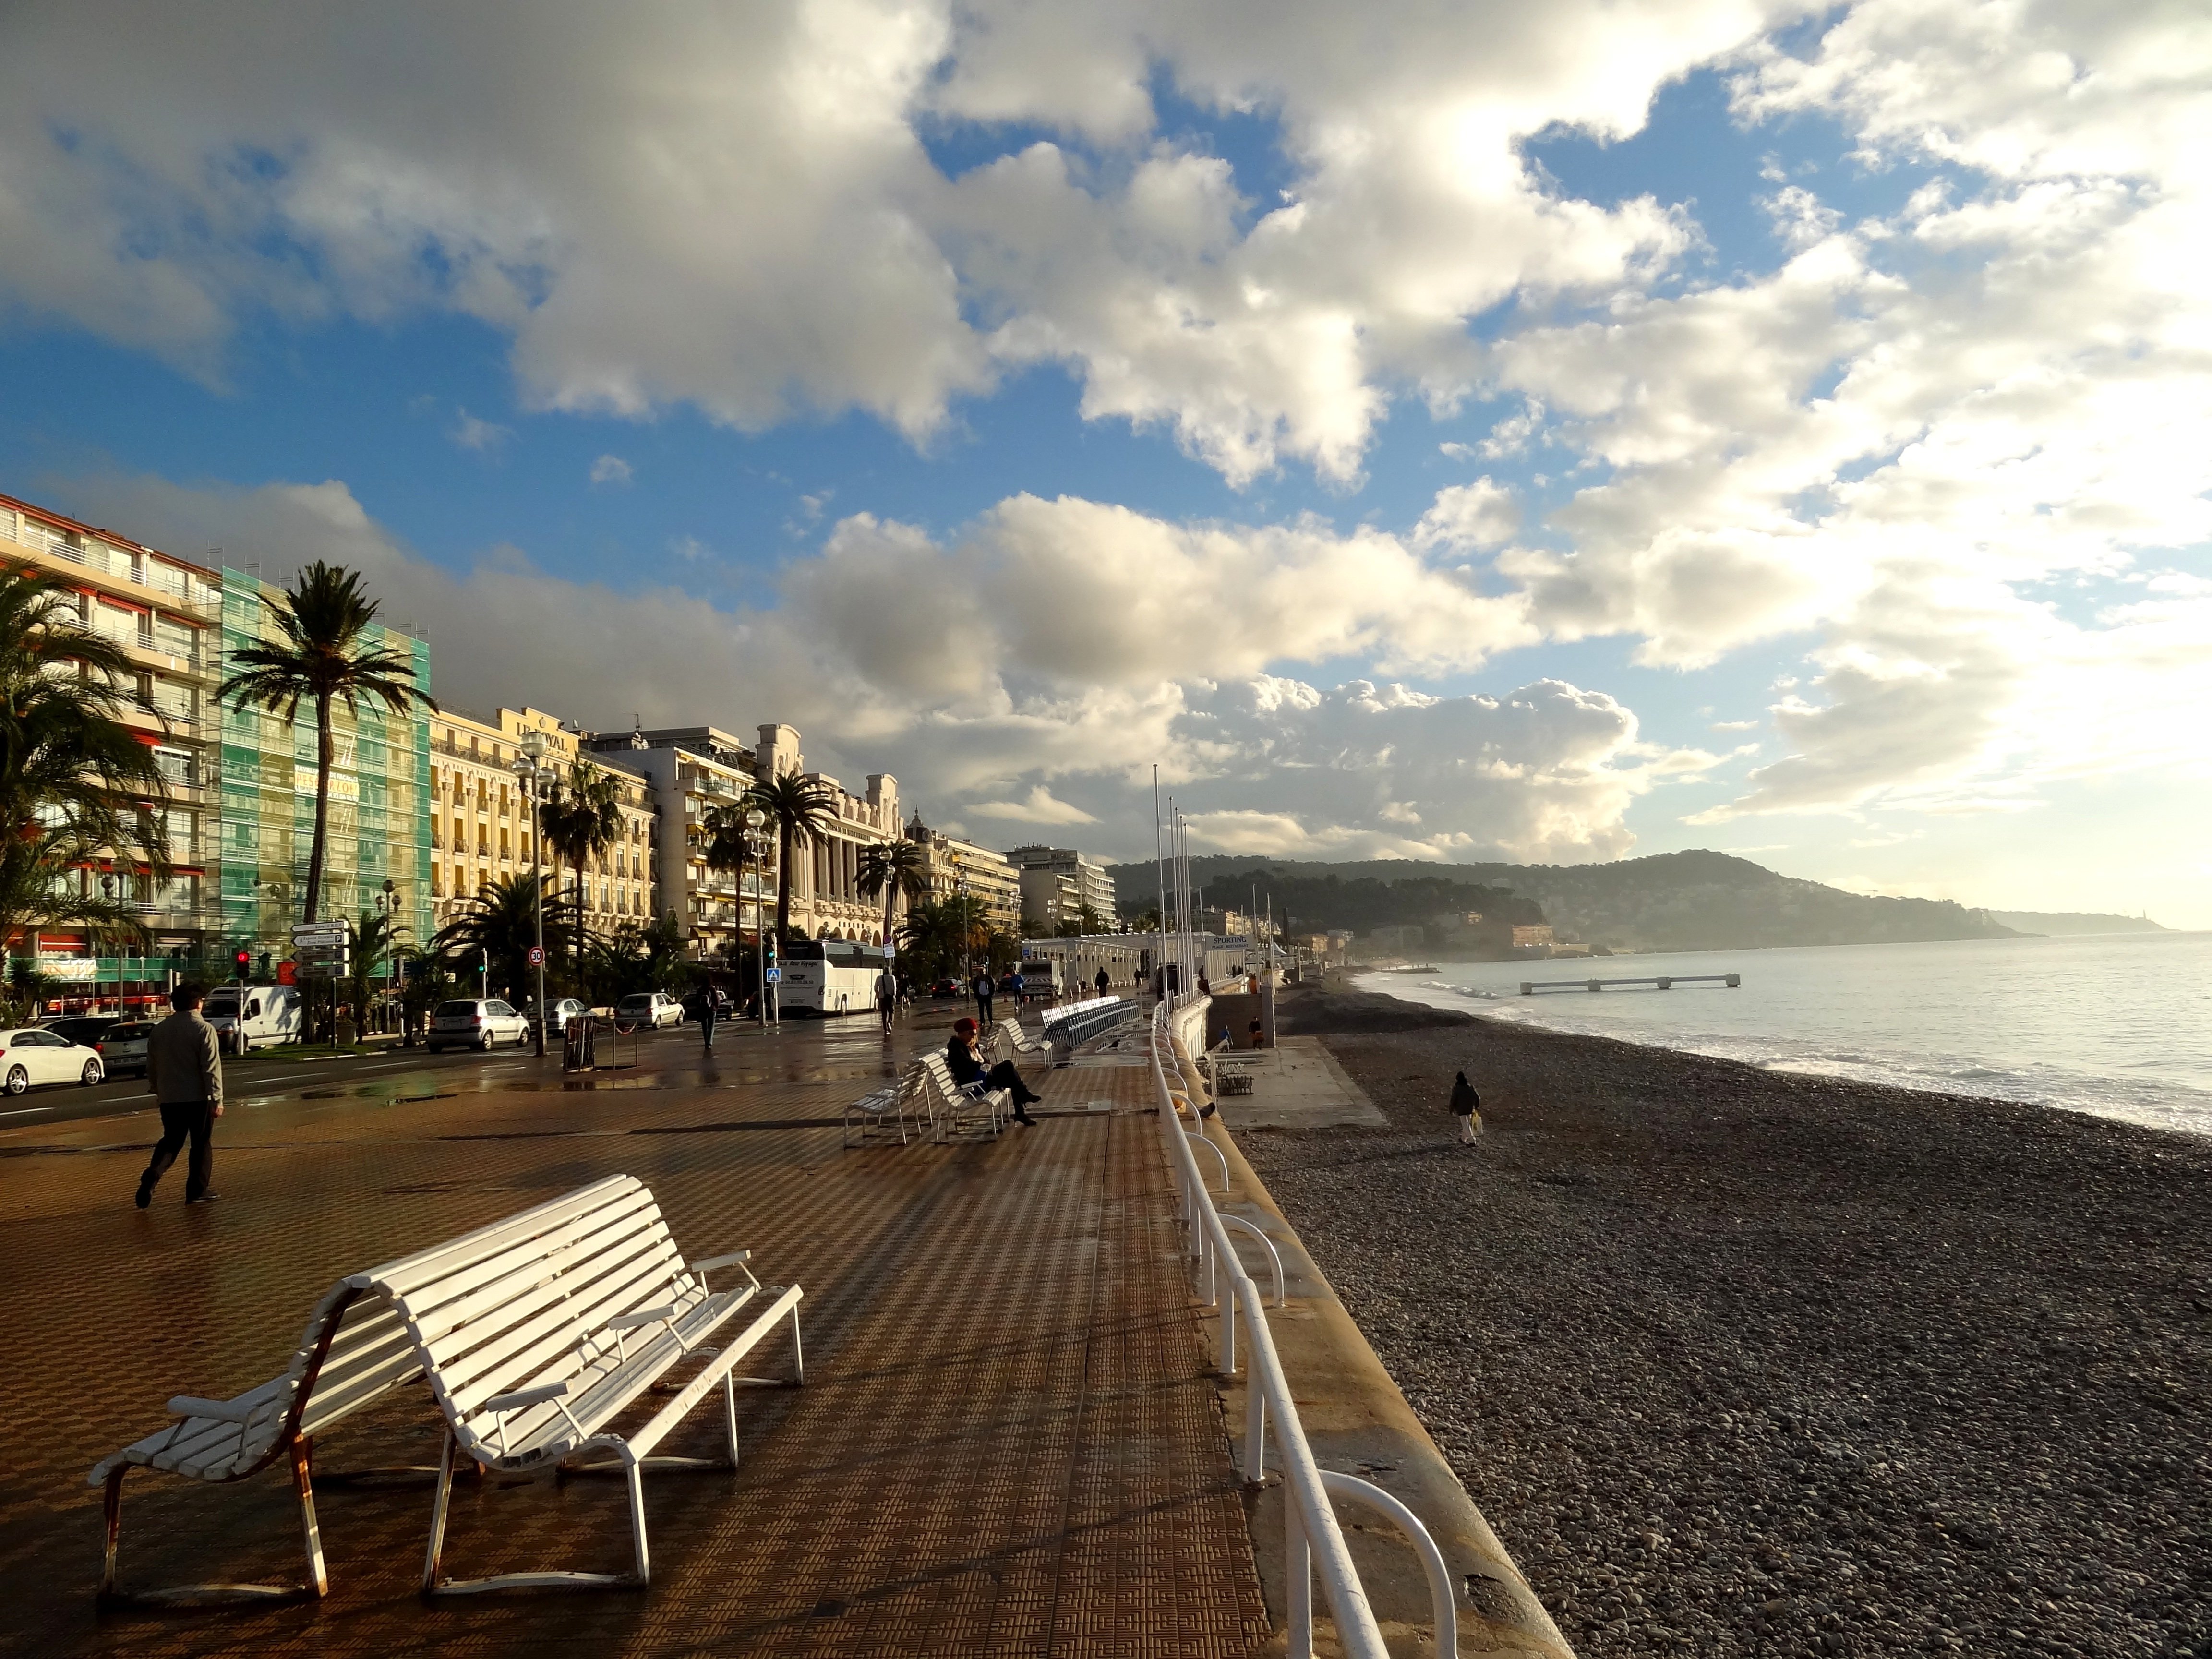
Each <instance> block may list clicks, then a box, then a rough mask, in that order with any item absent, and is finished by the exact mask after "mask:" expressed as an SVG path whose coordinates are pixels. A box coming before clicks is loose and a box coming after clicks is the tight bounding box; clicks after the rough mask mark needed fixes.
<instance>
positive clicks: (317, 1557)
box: [292, 1435, 331, 1596]
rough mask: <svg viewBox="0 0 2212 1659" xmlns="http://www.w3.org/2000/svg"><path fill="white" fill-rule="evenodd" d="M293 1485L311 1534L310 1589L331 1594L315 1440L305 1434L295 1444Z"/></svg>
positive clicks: (308, 1552) (308, 1537) (309, 1541)
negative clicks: (318, 1519)
mask: <svg viewBox="0 0 2212 1659" xmlns="http://www.w3.org/2000/svg"><path fill="white" fill-rule="evenodd" d="M292 1484H293V1485H294V1486H296V1487H298V1488H299V1492H300V1522H301V1526H302V1527H303V1528H306V1531H307V1588H308V1589H312V1590H313V1591H314V1593H315V1594H316V1595H319V1596H322V1595H329V1594H330V1593H331V1576H330V1574H329V1573H328V1572H327V1571H325V1570H324V1567H323V1531H322V1528H320V1527H319V1526H317V1525H316V1524H315V1482H314V1442H313V1440H312V1439H310V1438H309V1437H307V1436H305V1435H302V1436H301V1437H299V1438H298V1439H296V1440H295V1441H294V1442H293V1443H292Z"/></svg>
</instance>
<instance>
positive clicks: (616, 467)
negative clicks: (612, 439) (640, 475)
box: [592, 455, 637, 484]
mask: <svg viewBox="0 0 2212 1659" xmlns="http://www.w3.org/2000/svg"><path fill="white" fill-rule="evenodd" d="M636 476H637V473H636V471H635V468H633V467H632V466H631V465H630V464H629V462H628V461H626V460H624V459H623V458H622V457H621V456H619V455H602V456H600V457H599V459H597V460H596V461H593V462H592V483H595V484H626V483H629V481H630V480H631V479H632V478H634V477H636Z"/></svg>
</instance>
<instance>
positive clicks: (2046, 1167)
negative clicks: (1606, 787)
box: [1238, 988, 2212, 1659]
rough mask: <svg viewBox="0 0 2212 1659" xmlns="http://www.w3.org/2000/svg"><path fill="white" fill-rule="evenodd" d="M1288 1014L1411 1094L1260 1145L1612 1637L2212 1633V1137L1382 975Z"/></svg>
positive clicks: (2020, 1638) (2070, 1642) (2106, 1645)
mask: <svg viewBox="0 0 2212 1659" xmlns="http://www.w3.org/2000/svg"><path fill="white" fill-rule="evenodd" d="M1282 1030H1284V1032H1285V1034H1287V1035H1297V1034H1306V1035H1315V1036H1321V1037H1322V1040H1323V1042H1324V1043H1325V1044H1326V1046H1327V1047H1328V1049H1329V1050H1330V1052H1331V1053H1332V1054H1334V1056H1335V1057H1336V1059H1337V1060H1338V1061H1339V1063H1340V1064H1341V1065H1342V1066H1344V1067H1345V1069H1346V1071H1347V1072H1348V1073H1350V1074H1351V1075H1352V1077H1353V1079H1355V1080H1356V1081H1358V1083H1359V1084H1360V1085H1361V1086H1362V1087H1363V1088H1364V1089H1365V1090H1366V1091H1367V1092H1368V1094H1369V1095H1370V1097H1372V1098H1373V1099H1374V1101H1375V1103H1376V1106H1377V1107H1378V1108H1379V1109H1381V1110H1382V1111H1383V1114H1384V1115H1385V1116H1386V1118H1388V1119H1389V1125H1388V1126H1387V1127H1377V1128H1371V1129H1349V1128H1337V1129H1328V1130H1314V1131H1291V1130H1248V1131H1243V1132H1240V1133H1239V1135H1238V1139H1239V1144H1240V1145H1241V1146H1243V1148H1244V1151H1245V1152H1246V1155H1247V1157H1248V1158H1249V1159H1250V1161H1251V1162H1252V1164H1253V1165H1254V1166H1255V1169H1256V1170H1258V1171H1259V1173H1260V1174H1261V1176H1262V1178H1263V1179H1264V1180H1265V1181H1266V1182H1267V1185H1268V1187H1269V1189H1270V1190H1271V1191H1272V1192H1273V1194H1274V1195H1275V1197H1276V1199H1277V1200H1278V1201H1279V1203H1280V1204H1281V1205H1282V1206H1283V1207H1284V1209H1285V1212H1286V1213H1287V1214H1288V1215H1289V1216H1290V1218H1291V1221H1292V1222H1293V1224H1294V1225H1296V1226H1297V1228H1298V1230H1299V1231H1300V1233H1301V1235H1302V1236H1303V1237H1304V1238H1305V1240H1306V1241H1307V1243H1308V1244H1309V1246H1310V1248H1311V1249H1313V1251H1314V1252H1315V1255H1316V1259H1317V1260H1318V1261H1319V1263H1320V1265H1321V1266H1322V1269H1323V1270H1324V1271H1325V1272H1326V1273H1328V1274H1329V1276H1330V1278H1331V1279H1332V1280H1333V1282H1334V1284H1335V1285H1336V1286H1337V1288H1338V1289H1339V1291H1340V1293H1341V1295H1342V1296H1343V1298H1344V1300H1345V1303H1346V1306H1347V1307H1348V1308H1349V1309H1350V1310H1351V1311H1352V1314H1353V1316H1355V1318H1356V1319H1357V1320H1358V1322H1359V1325H1360V1327H1361V1328H1362V1330H1363V1331H1364V1332H1365V1333H1366V1334H1367V1335H1368V1336H1369V1338H1370V1340H1371V1341H1372V1343H1373V1344H1374V1346H1375V1348H1376V1352H1378V1354H1380V1355H1381V1357H1382V1358H1383V1361H1384V1363H1385V1364H1386V1365H1387V1366H1388V1367H1389V1370H1391V1372H1392V1375H1393V1376H1394V1377H1395V1379H1396V1381H1397V1382H1398V1383H1399V1384H1400V1386H1401V1389H1403V1390H1404V1392H1405V1394H1406V1395H1407V1399H1408V1400H1409V1401H1411V1403H1412V1404H1413V1407H1414V1409H1415V1410H1416V1412H1417V1413H1419V1415H1420V1416H1421V1418H1422V1419H1423V1421H1424V1423H1425V1425H1426V1426H1427V1427H1428V1429H1429V1431H1430V1432H1431V1435H1432V1436H1433V1437H1435V1438H1436V1440H1437V1443H1438V1444H1439V1445H1441V1446H1442V1447H1443V1450H1444V1451H1445V1453H1446V1455H1447V1456H1448V1457H1449V1458H1450V1460H1451V1461H1452V1463H1453V1465H1454V1468H1455V1471H1456V1472H1457V1473H1458V1474H1459V1475H1460V1477H1461V1479H1462V1480H1463V1481H1464V1482H1465V1483H1466V1485H1467V1486H1468V1491H1469V1492H1470V1493H1471V1494H1472V1495H1473V1496H1474V1498H1475V1500H1476V1502H1477V1503H1478V1504H1480V1505H1481V1507H1482V1510H1483V1511H1484V1513H1485V1514H1486V1516H1488V1517H1489V1518H1490V1520H1491V1522H1492V1524H1493V1525H1494V1526H1496V1528H1498V1532H1499V1534H1501V1536H1502V1537H1503V1538H1504V1541H1505V1543H1506V1545H1507V1547H1508V1548H1509V1549H1510V1551H1511V1553H1512V1554H1513V1557H1514V1559H1515V1560H1516V1562H1518V1563H1519V1565H1521V1567H1522V1570H1523V1571H1525V1572H1526V1573H1527V1574H1528V1577H1529V1579H1530V1580H1531V1582H1532V1583H1533V1584H1534V1587H1535V1589H1536V1590H1537V1592H1538V1594H1539V1595H1540V1596H1541V1598H1542V1599H1543V1601H1544V1602H1545V1605H1546V1606H1547V1607H1548V1608H1549V1609H1550V1610H1551V1611H1552V1612H1553V1615H1554V1616H1555V1617H1556V1618H1557V1619H1558V1620H1559V1624H1560V1626H1561V1627H1562V1628H1563V1630H1565V1632H1566V1634H1567V1635H1568V1637H1569V1638H1570V1639H1571V1641H1573V1642H1574V1643H1575V1644H1576V1645H1577V1650H1578V1651H1580V1652H1581V1653H1582V1654H1583V1656H1584V1659H1613V1656H1626V1655H1629V1654H1642V1653H1649V1652H1653V1651H1662V1650H1669V1649H1672V1650H1678V1651H1685V1652H1690V1651H1694V1652H1697V1653H1699V1654H1743V1655H1754V1654H1756V1655H1761V1656H1769V1655H1771V1656H1784V1655H1789V1656H1794V1655H1797V1654H1801V1653H1802V1654H1806V1655H1813V1654H1822V1653H1835V1652H1843V1653H1864V1654H1877V1653H1879V1654H1885V1655H1886V1654H1893V1653H1900V1652H1908V1651H1913V1652H1918V1651H1929V1652H2002V1653H2005V1654H2008V1655H2009V1654H2041V1653H2054V1654H2069V1655H2071V1654H2084V1655H2086V1654H2106V1653H2121V1652H2125V1653H2147V1654H2168V1655H2189V1654H2197V1653H2202V1652H2204V1651H2207V1650H2205V1649H2204V1648H2203V1647H2202V1646H2200V1645H2197V1644H2201V1643H2202V1641H2203V1632H2206V1631H2207V1630H2212V1583H2208V1580H2207V1576H2206V1574H2205V1573H2204V1571H2203V1562H2204V1560H2205V1559H2207V1555H2208V1552H2212V1500H2208V1498H2207V1492H2208V1491H2212V1431H2208V1421H2212V1413H2208V1411H2207V1405H2208V1403H2212V1402H2208V1401H2207V1398H2206V1395H2205V1391H2204V1387H2203V1382H2202V1379H2203V1376H2206V1375H2207V1367H2208V1361H2212V1180H2208V1179H2207V1177H2208V1176H2212V1144H2208V1143H2206V1142H2204V1141H2203V1140H2201V1139H2197V1138H2195V1137H2191V1136H2188V1135H2176V1134H2173V1133H2171V1132H2167V1131H2161V1130H2157V1129H2152V1128H2146V1127H2139V1126H2136V1125H2132V1124H2128V1123H2124V1122H2120V1121H2113V1120H2110V1119H2106V1118H2101V1117H2096V1116H2092V1115H2086V1114H2081V1113H2075V1112H2069V1111H2063V1110H2054V1109H2051V1108H2048V1107H2044V1106H2034V1105H2025V1104H2020V1103H2013V1102H2008V1101H2004V1100H1998V1099H1990V1098H1984V1097H1973V1096H1966V1095H1951V1094H1938V1093H1935V1092H1933V1091H1920V1090H1910V1089H1904V1088H1898V1087H1893V1086H1888V1085H1874V1084H1865V1083H1859V1082H1855V1081H1850V1080H1847V1079H1837V1078H1832V1077H1825V1076H1820V1075H1815V1074H1810V1073H1778V1072H1771V1071H1767V1070H1764V1069H1761V1068H1759V1067H1757V1066H1751V1065H1747V1064H1744V1063H1741V1062H1737V1061H1732V1060H1717V1059H1709V1058H1706V1057H1704V1056H1699V1055H1695V1054H1686V1053H1684V1052H1682V1051H1680V1050H1675V1049H1668V1048H1657V1047H1652V1046H1646V1045H1643V1044H1636V1043H1630V1042H1622V1041H1620V1040H1618V1039H1613V1038H1607V1037H1595V1036H1579V1035H1573V1034H1567V1033H1561V1032H1555V1031H1550V1030H1544V1029H1542V1028H1541V1027H1535V1026H1529V1025H1522V1024H1516V1023H1511V1022H1504V1021H1498V1020H1486V1019H1483V1018H1480V1017H1478V1016H1475V1015H1473V1014H1466V1013H1461V1012H1456V1011H1451V1010H1443V1009H1435V1008H1431V1007H1428V1006H1425V1005H1421V1004H1415V1003H1409V1002H1404V1001H1401V1000H1397V999H1395V998H1392V997H1389V996H1388V995H1385V994H1379V993H1372V992H1355V991H1339V990H1316V989H1313V988H1301V989H1297V990H1295V991H1292V992H1291V993H1289V994H1286V995H1285V999H1284V1000H1283V1005H1282ZM1462 1067H1463V1068H1464V1069H1465V1070H1466V1071H1467V1072H1468V1076H1469V1077H1470V1079H1472V1080H1473V1081H1474V1083H1475V1085H1476V1086H1477V1087H1478V1088H1479V1089H1480V1091H1481V1092H1482V1095H1483V1099H1484V1115H1485V1118H1486V1124H1487V1132H1486V1134H1485V1135H1484V1137H1483V1139H1481V1141H1480V1142H1479V1143H1478V1144H1477V1145H1476V1146H1473V1147H1468V1148H1461V1147H1458V1146H1454V1145H1452V1144H1451V1139H1452V1130H1453V1121H1452V1120H1451V1119H1450V1117H1449V1115H1447V1114H1446V1113H1445V1112H1444V1110H1443V1098H1444V1095H1445V1092H1446V1091H1447V1090H1448V1088H1449V1085H1450V1081H1451V1077H1452V1073H1453V1072H1454V1071H1455V1070H1456V1069H1461V1068H1462Z"/></svg>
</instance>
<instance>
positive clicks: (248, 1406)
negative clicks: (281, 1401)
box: [169, 1390, 271, 1423]
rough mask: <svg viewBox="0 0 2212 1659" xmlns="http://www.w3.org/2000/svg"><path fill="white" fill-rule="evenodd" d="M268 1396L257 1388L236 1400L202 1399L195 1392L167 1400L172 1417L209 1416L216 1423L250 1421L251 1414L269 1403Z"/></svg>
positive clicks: (251, 1418)
mask: <svg viewBox="0 0 2212 1659" xmlns="http://www.w3.org/2000/svg"><path fill="white" fill-rule="evenodd" d="M270 1403H271V1402H270V1397H269V1396H268V1395H264V1394H261V1393H260V1392H259V1391H258V1390H256V1391H255V1393H253V1394H250V1395H245V1396H243V1397H242V1398H240V1399H237V1400H203V1399H201V1398H200V1397H199V1395H196V1394H180V1395H177V1396H176V1397H175V1398H174V1399H173V1400H171V1401H169V1415H170V1416H172V1417H211V1418H213V1419H215V1420H216V1422H218V1423H250V1422H252V1420H253V1414H254V1413H256V1412H258V1411H260V1410H262V1409H263V1408H264V1407H267V1406H268V1405H270Z"/></svg>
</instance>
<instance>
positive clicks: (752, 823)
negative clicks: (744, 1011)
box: [738, 805, 768, 1031]
mask: <svg viewBox="0 0 2212 1659" xmlns="http://www.w3.org/2000/svg"><path fill="white" fill-rule="evenodd" d="M767 823H768V814H767V813H766V812H764V811H762V810H761V808H760V807H759V806H757V805H753V806H748V807H746V808H745V836H744V841H745V850H746V851H747V852H748V853H750V854H753V983H754V986H755V987H756V988H755V991H754V994H753V1000H754V1002H755V1004H756V1005H757V1007H758V1010H759V1013H760V1023H761V1030H763V1031H765V1030H768V928H767V927H766V925H765V924H764V923H763V921H762V920H761V890H760V872H761V865H762V863H763V860H764V859H765V856H766V855H765V854H764V853H763V850H762V842H763V827H764V826H765V825H766V824H767ZM744 919H745V872H744V866H742V865H740V866H738V925H739V927H740V928H742V927H743V926H744Z"/></svg>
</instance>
